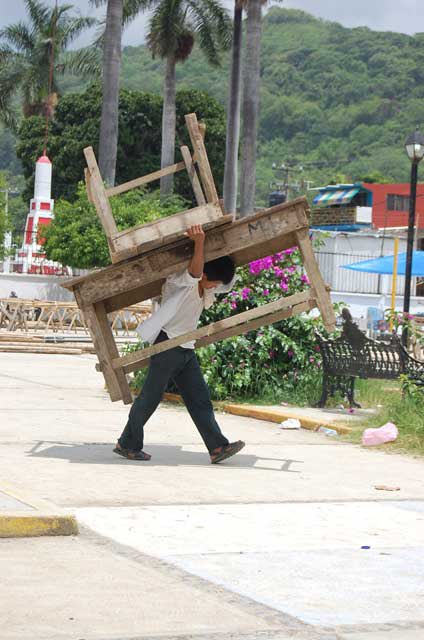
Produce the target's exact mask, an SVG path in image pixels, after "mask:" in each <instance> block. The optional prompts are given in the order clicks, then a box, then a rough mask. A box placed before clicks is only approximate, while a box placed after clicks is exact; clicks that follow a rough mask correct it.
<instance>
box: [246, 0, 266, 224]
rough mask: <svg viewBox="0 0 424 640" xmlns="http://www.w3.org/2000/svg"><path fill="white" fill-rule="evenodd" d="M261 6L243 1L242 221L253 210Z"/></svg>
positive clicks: (262, 1)
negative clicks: (244, 9)
mask: <svg viewBox="0 0 424 640" xmlns="http://www.w3.org/2000/svg"><path fill="white" fill-rule="evenodd" d="M264 4H266V0H245V5H246V8H247V33H246V55H245V59H244V74H243V81H244V86H243V134H242V139H243V148H242V158H241V184H240V215H241V216H242V217H243V216H247V215H249V214H251V213H253V212H254V209H255V188H256V148H257V136H258V120H259V89H260V56H261V36H262V5H264Z"/></svg>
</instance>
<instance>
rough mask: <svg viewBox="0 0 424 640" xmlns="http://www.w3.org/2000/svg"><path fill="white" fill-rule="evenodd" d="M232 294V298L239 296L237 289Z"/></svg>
mask: <svg viewBox="0 0 424 640" xmlns="http://www.w3.org/2000/svg"><path fill="white" fill-rule="evenodd" d="M230 296H231V297H232V298H237V296H238V293H237V291H231V293H230Z"/></svg>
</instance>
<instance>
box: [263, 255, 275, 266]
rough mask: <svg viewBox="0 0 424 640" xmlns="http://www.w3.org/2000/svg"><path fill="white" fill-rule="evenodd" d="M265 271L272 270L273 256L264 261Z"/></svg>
mask: <svg viewBox="0 0 424 640" xmlns="http://www.w3.org/2000/svg"><path fill="white" fill-rule="evenodd" d="M262 265H263V266H262V268H263V269H271V268H272V266H273V262H272V256H267V257H266V258H264V259H263V260H262Z"/></svg>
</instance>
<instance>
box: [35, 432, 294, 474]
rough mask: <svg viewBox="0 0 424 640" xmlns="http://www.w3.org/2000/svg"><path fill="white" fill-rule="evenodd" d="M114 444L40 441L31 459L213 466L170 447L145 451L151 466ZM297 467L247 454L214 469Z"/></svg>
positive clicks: (205, 457)
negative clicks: (120, 451) (116, 450)
mask: <svg viewBox="0 0 424 640" xmlns="http://www.w3.org/2000/svg"><path fill="white" fill-rule="evenodd" d="M113 447H114V445H113V444H112V443H90V442H88V443H78V444H76V443H73V442H55V441H49V440H40V441H39V442H38V443H37V444H36V445H34V446H33V447H32V449H30V451H29V452H28V455H29V456H30V457H32V458H53V459H54V458H56V459H61V460H68V461H69V462H70V463H78V464H101V465H124V464H126V465H140V466H146V467H152V466H153V467H181V466H184V467H204V466H210V458H209V455H208V453H207V452H206V451H205V452H203V451H187V450H185V449H184V446H180V445H169V444H153V445H149V446H148V447H146V449H147V450H148V452H149V453H151V455H152V459H151V460H150V461H149V462H137V461H132V460H127V459H126V458H123V457H121V456H119V455H117V454H116V453H113V451H112V449H113ZM266 461H269V462H272V463H273V464H272V466H266V464H265V465H263V464H258V462H265V463H266ZM294 464H303V460H293V459H291V458H281V459H280V458H267V457H264V456H257V455H253V454H248V453H243V452H242V453H238V454H237V455H235V456H233V457H232V458H229V459H228V460H226V461H225V462H224V463H220V464H217V465H213V466H216V467H219V466H225V467H227V468H228V467H232V468H238V469H262V470H266V471H284V472H286V473H300V470H298V469H292V468H291V467H292V465H294Z"/></svg>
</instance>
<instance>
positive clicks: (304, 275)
mask: <svg viewBox="0 0 424 640" xmlns="http://www.w3.org/2000/svg"><path fill="white" fill-rule="evenodd" d="M300 279H301V281H302V282H304V283H305V284H309V278H308V276H307V275H306V274H305V273H303V274H302V275H301V276H300Z"/></svg>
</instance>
